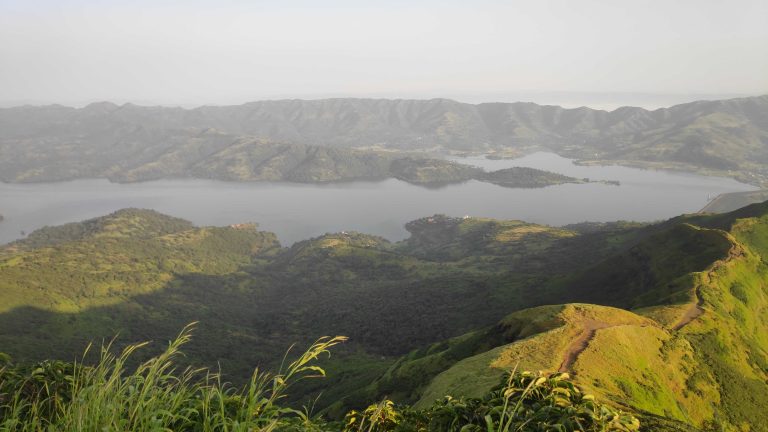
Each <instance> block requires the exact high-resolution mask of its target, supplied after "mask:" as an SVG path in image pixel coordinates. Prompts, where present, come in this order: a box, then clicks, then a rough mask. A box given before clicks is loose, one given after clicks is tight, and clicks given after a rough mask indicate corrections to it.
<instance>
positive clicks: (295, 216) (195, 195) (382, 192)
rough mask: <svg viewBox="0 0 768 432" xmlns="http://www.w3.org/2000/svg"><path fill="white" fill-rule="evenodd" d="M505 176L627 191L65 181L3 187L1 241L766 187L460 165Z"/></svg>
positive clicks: (691, 206)
mask: <svg viewBox="0 0 768 432" xmlns="http://www.w3.org/2000/svg"><path fill="white" fill-rule="evenodd" d="M455 160H459V161H461V162H463V163H469V164H473V165H477V166H482V167H484V168H486V169H487V170H496V169H501V168H508V167H512V166H527V167H532V168H540V169H546V170H550V171H554V172H558V173H561V174H565V175H569V176H573V177H578V178H585V177H587V178H590V179H592V180H618V181H620V182H621V185H620V186H614V185H605V184H599V183H591V184H566V185H558V186H550V187H546V188H541V189H510V188H504V187H501V186H496V185H493V184H489V183H482V182H478V181H469V182H466V183H462V184H457V185H450V186H446V187H443V188H439V189H427V188H423V187H420V186H414V185H411V184H408V183H405V182H402V181H399V180H395V179H389V180H385V181H381V182H351V183H336V184H323V185H307V184H294V183H230V182H222V181H211V180H194V179H189V180H186V179H185V180H160V181H151V182H145V183H130V184H117V183H110V182H109V181H107V180H103V179H94V180H76V181H69V182H59V183H36V184H7V183H0V214H2V215H3V216H5V220H4V221H3V222H0V244H1V243H7V242H10V241H12V240H16V239H18V238H21V231H25V232H27V233H29V232H31V231H33V230H35V229H37V228H40V227H43V226H46V225H59V224H63V223H67V222H75V221H81V220H84V219H88V218H92V217H96V216H102V215H105V214H108V213H111V212H113V211H115V210H118V209H121V208H125V207H140V208H151V209H155V210H157V211H159V212H162V213H165V214H168V215H172V216H177V217H181V218H184V219H187V220H190V221H192V222H194V223H195V224H198V225H229V224H234V223H241V222H256V223H258V224H259V226H260V227H261V229H263V230H267V231H272V232H275V233H277V235H278V237H279V238H280V241H281V242H282V243H283V244H284V245H290V244H292V243H294V242H296V241H299V240H302V239H306V238H310V237H314V236H318V235H321V234H324V233H326V232H338V231H343V230H346V231H352V230H355V231H360V232H365V233H369V234H376V235H380V236H383V237H386V238H388V239H390V240H393V241H394V240H401V239H403V238H405V237H407V236H408V233H407V231H405V228H404V227H403V225H404V224H405V223H406V222H408V221H411V220H414V219H417V218H420V217H423V216H429V215H433V214H436V213H442V214H446V215H450V216H465V215H469V216H483V217H492V218H498V219H520V220H525V221H528V222H536V223H541V224H548V225H565V224H570V223H577V222H583V221H594V222H607V221H614V220H635V221H655V220H661V219H666V218H669V217H673V216H676V215H679V214H681V213H691V212H696V211H698V210H700V209H701V208H702V207H704V206H705V205H706V204H707V202H708V199H710V198H713V197H715V196H717V195H718V194H721V193H726V192H738V191H749V190H756V189H757V188H756V187H753V186H750V185H746V184H743V183H739V182H737V181H735V180H732V179H727V178H720V177H705V176H700V175H694V174H685V173H679V172H668V171H655V170H643V169H637V168H627V167H620V166H578V165H574V164H573V163H572V162H571V161H570V160H569V159H565V158H562V157H560V156H557V155H555V154H552V153H534V154H531V155H528V156H525V157H522V158H519V159H507V160H488V159H485V158H483V157H471V158H460V159H455Z"/></svg>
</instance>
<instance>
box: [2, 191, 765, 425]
mask: <svg viewBox="0 0 768 432" xmlns="http://www.w3.org/2000/svg"><path fill="white" fill-rule="evenodd" d="M407 228H408V230H409V231H410V232H411V237H410V238H409V239H407V240H405V241H403V242H399V243H391V242H389V241H387V240H385V239H382V238H379V237H375V236H370V235H366V234H362V233H355V232H342V233H335V234H327V235H324V236H321V237H318V238H314V239H310V240H306V241H303V242H299V243H297V244H295V245H293V246H292V247H290V248H282V247H280V246H279V244H278V243H277V242H276V240H275V237H274V235H272V234H270V233H265V232H261V231H259V230H258V229H257V227H256V226H254V225H247V224H246V225H235V226H231V227H225V228H213V227H194V226H192V225H191V224H189V223H188V222H185V221H183V220H179V219H176V218H172V217H168V216H164V215H160V214H158V213H155V212H152V211H145V210H135V209H128V210H123V211H119V212H117V213H115V214H112V215H108V216H105V217H102V218H96V219H93V220H90V221H86V222H83V223H77V224H68V225H64V226H62V227H53V228H46V229H43V230H40V231H37V232H35V233H32V234H31V235H30V237H29V239H26V240H23V241H19V242H16V243H13V244H11V245H8V246H6V247H4V248H3V249H2V250H1V251H0V304H2V305H3V310H2V313H0V346H2V347H3V349H2V350H3V351H4V352H7V353H8V354H10V355H11V357H13V358H15V359H17V360H19V361H31V360H39V359H44V358H50V357H57V358H62V359H65V360H67V359H70V360H71V359H73V358H75V357H76V356H78V355H80V353H81V352H82V350H83V348H84V347H85V346H86V344H87V342H88V341H89V340H101V339H105V338H111V337H112V336H113V335H114V334H116V333H120V338H119V339H118V344H119V345H120V346H123V345H124V344H126V343H130V342H135V341H141V340H150V341H162V340H167V339H169V338H172V337H173V336H174V335H175V334H176V333H177V332H178V330H179V328H181V327H183V326H184V325H185V324H187V323H189V322H192V321H199V322H200V324H199V327H198V329H197V330H196V338H195V339H193V341H192V342H190V344H189V345H188V347H187V349H186V350H185V352H186V353H187V354H188V357H187V359H188V360H187V361H189V362H192V363H194V364H203V365H209V366H215V365H218V364H220V365H221V367H222V368H223V370H226V371H227V379H232V380H234V381H236V382H237V381H241V380H243V379H245V378H246V377H247V376H248V374H249V372H250V371H251V370H252V368H253V367H254V366H257V365H258V366H264V367H270V366H273V367H274V366H277V365H276V364H275V362H276V361H278V360H279V359H280V358H281V356H282V353H283V352H284V350H285V348H286V347H287V346H288V345H290V344H291V343H294V342H296V343H299V344H309V343H311V342H312V341H313V340H314V339H316V338H317V337H319V336H322V335H328V334H344V335H348V336H349V337H350V341H349V342H348V343H346V344H344V346H343V347H341V348H340V349H339V350H338V352H337V353H336V355H334V357H332V358H331V359H330V360H324V361H323V362H322V363H321V364H322V365H323V366H324V367H326V369H328V370H329V371H331V372H329V376H328V379H326V380H323V381H312V382H303V383H301V384H300V385H297V386H295V387H294V388H293V389H294V390H293V393H292V397H293V398H294V400H296V401H304V400H305V399H304V397H305V395H313V394H317V393H318V392H319V391H321V390H322V391H323V394H322V397H321V398H320V399H318V400H317V402H316V403H317V404H318V405H317V406H318V407H327V411H326V412H327V413H328V414H329V415H331V416H338V415H342V414H343V413H344V412H346V410H347V409H348V408H349V407H361V406H365V405H367V404H369V403H372V402H376V401H377V400H380V398H382V397H383V396H387V397H389V398H391V399H392V400H394V401H395V402H406V403H416V404H417V406H420V407H424V406H426V405H429V404H431V403H432V401H433V400H434V399H435V398H438V397H442V396H443V395H446V394H450V395H453V396H456V397H460V396H477V395H481V394H484V393H485V392H487V391H488V390H489V389H490V387H493V386H495V385H496V384H498V382H499V379H500V377H501V375H502V374H503V373H504V372H505V371H508V370H509V369H511V368H512V367H514V366H515V365H518V364H519V365H521V367H523V368H524V369H529V370H537V369H543V370H550V371H564V372H569V373H571V374H573V375H574V377H575V378H574V379H575V382H576V383H577V384H578V385H579V386H581V387H583V388H585V389H586V390H588V391H589V392H590V393H593V394H595V395H598V396H599V397H600V398H601V399H602V400H606V401H608V402H609V403H610V404H614V405H617V406H620V407H621V408H622V409H624V410H630V411H633V412H635V413H637V414H638V415H640V416H641V417H642V418H643V419H650V420H648V422H649V423H648V424H661V423H665V422H666V423H668V424H677V425H678V426H680V425H683V426H684V425H685V424H688V425H689V426H691V427H696V428H701V429H707V428H709V427H710V426H712V427H714V426H715V425H718V426H720V427H722V428H723V430H737V428H738V427H740V426H743V425H746V424H750V425H751V427H752V429H751V430H756V431H760V430H765V429H761V426H760V425H764V424H768V419H766V418H764V415H765V414H764V412H763V411H764V410H762V408H761V407H762V406H764V405H765V404H766V403H768V401H766V400H764V396H763V395H766V394H768V388H766V384H765V383H766V379H767V378H768V375H767V373H768V368H767V367H766V366H767V365H768V355H766V353H768V340H766V335H768V329H766V328H765V326H766V324H765V323H766V322H768V317H766V316H765V313H766V312H765V311H766V310H768V304H766V301H768V300H766V299H768V293H766V292H765V282H764V281H765V275H766V269H765V267H764V264H763V259H762V257H763V256H764V255H765V254H768V240H766V239H768V204H758V205H753V206H751V207H747V208H744V209H740V210H739V211H736V212H733V213H729V214H723V215H689V216H681V217H678V218H674V219H671V220H669V221H666V222H663V223H660V224H656V225H633V224H618V223H616V224H602V225H590V226H574V227H566V228H551V227H546V226H541V225H535V224H528V223H525V222H520V221H496V220H491V219H481V218H460V219H459V218H450V217H446V216H441V215H435V216H432V217H428V218H423V219H420V220H417V221H414V222H411V223H409V224H408V226H407ZM562 303H567V304H562ZM545 305H548V306H545ZM160 345H162V344H160ZM153 346H154V348H152V349H151V350H150V352H149V353H148V354H151V353H154V352H156V350H157V348H158V347H159V346H158V345H157V344H155V345H153ZM654 422H656V423H654ZM683 426H680V427H681V428H682V427H683ZM670 427H671V426H670ZM675 427H677V426H675ZM670 430H673V429H670ZM674 430H685V429H674Z"/></svg>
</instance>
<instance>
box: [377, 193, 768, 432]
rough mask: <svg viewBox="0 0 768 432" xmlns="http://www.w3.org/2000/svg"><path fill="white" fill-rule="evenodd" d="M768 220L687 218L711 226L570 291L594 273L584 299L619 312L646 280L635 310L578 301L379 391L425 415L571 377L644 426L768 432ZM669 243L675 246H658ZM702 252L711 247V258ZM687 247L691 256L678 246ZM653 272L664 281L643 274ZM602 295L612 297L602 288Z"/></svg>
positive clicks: (501, 325)
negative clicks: (469, 399) (545, 379)
mask: <svg viewBox="0 0 768 432" xmlns="http://www.w3.org/2000/svg"><path fill="white" fill-rule="evenodd" d="M767 212H768V205H766V204H758V205H754V206H752V207H750V208H747V209H743V210H741V212H737V213H733V214H730V215H725V216H720V217H717V218H706V217H696V218H688V219H687V220H688V222H690V223H700V224H701V225H703V226H698V227H696V226H694V225H691V224H689V223H687V222H684V223H682V224H679V223H675V224H671V225H672V227H671V228H668V229H665V230H662V232H661V233H660V234H656V235H652V236H651V237H649V238H648V239H649V240H652V242H653V243H654V244H655V245H656V248H655V250H653V251H651V250H648V249H647V247H648V246H643V243H648V240H646V241H644V242H641V244H639V245H638V246H634V247H632V248H631V249H629V251H628V253H630V254H631V255H633V259H631V260H626V259H625V258H622V257H621V255H619V256H618V257H612V258H609V259H608V260H606V261H604V263H602V264H599V265H597V266H595V267H593V268H591V269H588V270H586V271H584V272H581V273H580V274H579V276H576V279H575V280H571V283H570V284H568V285H569V286H570V287H571V289H574V290H581V289H582V287H581V286H580V284H579V283H578V281H579V279H583V278H585V277H586V276H585V274H591V275H592V278H593V281H594V283H595V285H594V286H593V287H591V288H588V289H587V290H585V291H584V293H585V294H592V295H594V299H593V300H595V301H596V302H598V303H603V304H606V303H608V304H610V303H612V301H611V300H610V299H611V297H610V296H609V297H602V301H600V300H601V296H604V295H606V294H608V293H610V292H615V291H618V290H619V288H620V289H621V295H623V296H625V297H626V298H627V299H631V298H632V296H633V293H636V292H637V291H638V289H639V287H638V286H637V284H638V282H639V281H643V280H645V281H646V282H645V285H646V286H645V287H644V288H640V289H641V290H642V291H645V292H646V293H647V294H644V295H641V296H640V297H636V298H635V300H629V301H628V300H624V304H626V305H629V306H633V307H634V308H633V309H630V310H625V309H617V308H612V307H606V306H597V305H594V304H578V303H576V304H566V305H557V306H542V307H537V308H533V309H526V310H522V311H519V312H515V313H513V314H511V315H509V316H507V317H506V318H504V319H503V320H501V321H499V322H498V324H497V325H495V326H493V327H488V328H487V329H484V330H479V331H475V332H472V333H468V334H466V335H464V336H460V337H457V338H454V339H451V340H448V341H445V342H442V343H439V344H435V345H433V346H432V347H430V348H428V349H424V350H419V351H414V352H413V353H411V354H409V355H408V356H406V357H403V358H402V359H401V360H399V361H398V362H397V363H396V364H395V365H394V366H393V367H391V368H390V369H389V370H388V371H387V373H386V374H384V375H382V377H381V378H380V379H379V380H377V381H376V382H375V384H373V385H372V386H370V387H369V391H372V392H380V393H387V394H389V393H388V392H392V391H395V390H394V389H399V390H397V391H398V392H399V393H396V394H397V395H398V396H399V397H401V398H403V400H408V401H411V402H416V403H417V406H426V405H428V404H431V403H432V402H433V401H434V400H436V399H439V398H441V397H443V395H446V394H450V395H455V396H457V395H464V396H479V395H480V394H482V393H483V392H485V391H487V390H488V389H490V388H491V387H493V386H494V385H495V384H496V382H498V379H499V378H500V377H501V375H502V374H503V373H504V372H505V371H508V370H510V369H511V368H514V367H520V368H522V369H524V370H549V371H560V372H568V373H570V374H571V375H573V376H575V381H576V382H577V383H578V384H579V385H581V386H582V387H583V388H585V389H587V391H589V392H591V393H593V394H595V395H597V396H598V397H600V398H602V399H605V400H611V401H613V403H615V404H616V405H618V406H621V407H623V408H624V409H630V410H632V411H635V412H638V413H640V414H641V418H643V416H644V417H645V418H647V419H657V417H663V418H667V419H670V420H672V421H676V422H681V423H686V424H689V425H692V426H695V427H699V428H702V429H706V430H709V429H710V428H712V427H715V428H722V430H755V431H762V430H768V429H766V426H765V425H768V417H766V416H765V410H764V409H763V407H764V406H765V405H766V403H768V399H766V395H768V389H767V388H766V378H768V368H766V366H768V349H767V348H768V340H767V339H766V337H765V336H766V335H767V334H768V328H766V322H768V321H766V318H768V317H766V315H765V314H766V310H768V309H767V308H766V307H767V306H768V303H767V301H768V300H767V299H768V295H767V294H768V293H766V290H765V286H766V285H765V274H766V268H765V265H764V263H763V258H762V257H763V256H764V255H763V254H765V253H766V252H768V248H766V242H765V240H764V239H765V235H766V232H768V213H767ZM683 219H684V220H685V219H686V218H683ZM678 222H680V221H678ZM706 226H716V227H719V228H726V229H727V231H722V230H720V229H710V228H707V227H706ZM662 235H663V236H665V237H668V238H671V240H667V241H666V243H664V242H662V243H659V241H660V240H661V239H662V238H660V236H662ZM706 237H710V238H709V239H707V238H706ZM699 242H705V243H710V244H712V246H710V249H709V251H708V249H706V248H701V247H700V246H698V245H696V243H699ZM682 244H686V245H687V247H690V249H688V250H681V251H679V252H674V247H679V246H674V247H670V246H672V245H682ZM715 244H717V245H718V246H717V248H715V247H714V246H715ZM641 250H644V252H640V251H641ZM641 254H644V255H646V256H647V257H648V258H645V259H644V258H643V256H642V255H641ZM622 255H623V254H622ZM680 257H688V263H687V264H685V263H678V264H677V265H682V267H679V268H678V269H676V270H674V267H671V266H670V264H673V263H676V261H677V259H679V258H680ZM698 259H701V261H700V262H699V263H695V261H696V260H698ZM656 260H659V261H657V262H654V261H656ZM660 264H661V265H666V266H667V267H668V268H664V270H663V273H659V272H658V270H653V269H658V268H659V266H660ZM643 268H644V269H646V271H654V272H656V273H655V274H651V273H649V274H648V276H645V277H644V276H641V274H639V273H638V271H639V270H640V269H643ZM608 269H610V270H611V271H610V272H607V270H608ZM595 277H597V278H598V279H594V278H595ZM599 278H604V279H599ZM600 286H602V287H605V289H604V290H603V291H595V290H594V288H596V287H600ZM608 287H610V288H608ZM617 295H618V294H617ZM615 296H616V295H614V298H615ZM588 297H589V295H587V296H586V297H585V296H583V295H582V298H588ZM606 300H607V301H606ZM648 305H652V306H648ZM643 306H645V307H643ZM737 347H738V348H737ZM416 377H418V378H416ZM429 377H434V378H429ZM654 421H655V420H654ZM663 430H666V429H663ZM718 430H720V429H718Z"/></svg>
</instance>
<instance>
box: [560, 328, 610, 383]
mask: <svg viewBox="0 0 768 432" xmlns="http://www.w3.org/2000/svg"><path fill="white" fill-rule="evenodd" d="M609 327H616V324H608V323H606V322H603V321H596V320H593V319H587V320H584V329H583V330H582V332H581V334H580V335H579V337H578V338H576V339H574V341H573V342H571V344H570V345H568V349H567V350H566V351H565V355H564V356H563V362H562V363H560V368H559V369H558V370H557V371H558V372H568V371H569V370H570V369H571V366H573V364H574V363H575V362H576V359H577V358H579V354H581V353H582V352H584V350H585V349H587V347H588V346H589V343H590V342H591V341H592V339H594V337H595V333H597V331H598V330H600V329H604V328H609Z"/></svg>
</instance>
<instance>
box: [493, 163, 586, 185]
mask: <svg viewBox="0 0 768 432" xmlns="http://www.w3.org/2000/svg"><path fill="white" fill-rule="evenodd" d="M479 180H482V181H487V182H489V183H493V184H497V185H499V186H505V187H523V188H537V187H544V186H550V185H557V184H563V183H588V182H589V180H587V179H576V178H573V177H568V176H564V175H562V174H557V173H553V172H549V171H542V170H539V169H535V168H528V167H513V168H506V169H501V170H498V171H492V172H489V173H484V174H483V175H481V176H480V177H479Z"/></svg>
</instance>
